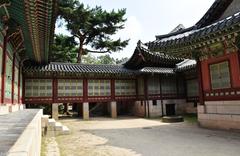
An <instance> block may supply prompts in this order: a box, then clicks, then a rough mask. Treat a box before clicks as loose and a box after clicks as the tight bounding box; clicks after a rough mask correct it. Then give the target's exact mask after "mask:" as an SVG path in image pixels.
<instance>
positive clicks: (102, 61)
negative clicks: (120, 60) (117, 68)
mask: <svg viewBox="0 0 240 156" xmlns="http://www.w3.org/2000/svg"><path fill="white" fill-rule="evenodd" d="M97 60H98V62H97V64H116V62H115V59H114V58H112V57H110V55H108V54H107V55H102V56H99V57H97Z"/></svg>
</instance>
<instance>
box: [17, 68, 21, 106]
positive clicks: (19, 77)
mask: <svg viewBox="0 0 240 156" xmlns="http://www.w3.org/2000/svg"><path fill="white" fill-rule="evenodd" d="M21 66H22V65H21V63H19V68H18V104H20V96H21V95H20V90H21V88H20V87H21V73H22V67H21Z"/></svg>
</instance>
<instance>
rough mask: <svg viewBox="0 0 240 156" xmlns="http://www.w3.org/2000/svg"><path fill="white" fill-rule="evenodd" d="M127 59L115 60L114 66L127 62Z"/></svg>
mask: <svg viewBox="0 0 240 156" xmlns="http://www.w3.org/2000/svg"><path fill="white" fill-rule="evenodd" d="M128 59H129V58H127V57H123V58H121V59H116V60H115V62H116V64H121V63H125V62H127V60H128Z"/></svg>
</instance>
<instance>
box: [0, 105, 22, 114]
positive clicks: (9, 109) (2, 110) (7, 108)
mask: <svg viewBox="0 0 240 156" xmlns="http://www.w3.org/2000/svg"><path fill="white" fill-rule="evenodd" d="M24 108H25V105H23V104H0V115H4V114H8V113H13V112H17V111H19V110H23V109H24Z"/></svg>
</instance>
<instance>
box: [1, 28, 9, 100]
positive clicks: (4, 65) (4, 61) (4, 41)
mask: <svg viewBox="0 0 240 156" xmlns="http://www.w3.org/2000/svg"><path fill="white" fill-rule="evenodd" d="M6 31H7V30H6ZM6 33H7V32H6ZM7 43H8V37H7V35H4V39H3V55H2V93H1V96H2V99H1V103H4V102H5V81H6V60H7Z"/></svg>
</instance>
